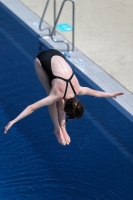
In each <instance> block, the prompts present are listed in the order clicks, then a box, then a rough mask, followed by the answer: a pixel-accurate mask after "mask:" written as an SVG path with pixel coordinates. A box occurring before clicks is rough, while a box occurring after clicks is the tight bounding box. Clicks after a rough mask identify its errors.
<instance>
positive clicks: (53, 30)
mask: <svg viewBox="0 0 133 200" xmlns="http://www.w3.org/2000/svg"><path fill="white" fill-rule="evenodd" d="M49 1H50V0H47V2H46V5H45V8H44V11H43V14H42V17H41V20H40V24H39V29H40V30H41V31H44V30H46V29H48V27H47V28H45V29H42V28H41V26H42V22H43V19H44V16H45V13H46V10H47V7H48V4H49ZM53 1H54V27H53V29H52V32H51V30H50V28H49V36H51V39H52V40H53V41H54V42H59V43H65V44H66V46H67V51H68V52H69V51H74V39H75V37H74V36H75V23H74V22H75V3H74V0H63V2H62V4H61V7H60V10H59V13H58V16H57V18H56V0H53ZM67 1H70V2H71V3H72V27H73V29H72V50H70V45H69V43H68V42H67V41H66V40H57V39H55V38H54V37H53V36H55V35H56V32H55V29H56V25H57V23H58V20H59V18H60V15H61V13H62V9H63V7H64V5H65V3H66V2H67Z"/></svg>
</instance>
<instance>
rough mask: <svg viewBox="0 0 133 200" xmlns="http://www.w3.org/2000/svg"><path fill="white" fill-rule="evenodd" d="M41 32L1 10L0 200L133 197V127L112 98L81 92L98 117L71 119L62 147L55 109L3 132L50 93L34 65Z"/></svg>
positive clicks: (129, 199) (120, 199)
mask: <svg viewBox="0 0 133 200" xmlns="http://www.w3.org/2000/svg"><path fill="white" fill-rule="evenodd" d="M37 37H38V36H37V35H36V36H33V35H32V34H31V33H30V32H28V31H27V29H26V28H24V27H23V26H22V25H21V24H20V23H19V22H18V21H16V20H15V19H14V18H13V17H12V16H11V15H10V14H9V13H7V12H5V10H4V9H3V8H2V7H0V44H1V45H0V133H1V134H0V200H25V199H26V200H33V199H35V200H44V199H47V200H56V199H57V200H62V199H64V200H132V199H133V192H132V188H133V170H132V169H133V162H132V161H133V157H132V156H133V155H132V154H133V146H132V143H133V124H132V123H131V122H130V121H129V120H128V119H127V118H126V117H125V116H123V115H122V114H121V113H120V112H119V111H118V110H116V108H114V107H113V106H112V105H111V104H110V103H109V102H108V101H107V100H106V99H97V98H94V97H87V96H85V97H82V98H81V97H80V99H81V100H82V102H83V103H84V105H85V109H86V111H87V112H88V113H89V116H90V117H88V114H85V115H84V116H83V117H82V118H81V119H80V120H75V121H70V122H68V124H67V130H68V133H69V134H70V136H71V140H72V142H71V144H70V145H69V146H66V147H63V146H61V145H59V144H58V142H57V140H56V138H55V136H54V134H53V125H52V122H51V120H50V117H49V114H48V110H47V107H43V108H41V109H39V110H37V111H36V112H34V113H33V114H32V115H30V116H28V117H27V118H25V119H23V120H21V121H19V122H18V123H16V124H15V125H14V126H13V127H12V128H11V129H10V130H9V132H8V134H7V135H4V134H3V130H4V126H5V125H6V124H7V123H8V122H9V121H10V120H12V119H14V118H15V117H16V116H17V115H18V114H19V113H20V112H21V111H22V110H23V109H24V108H25V107H26V106H28V105H30V104H32V103H34V102H36V101H38V100H40V99H41V98H44V97H45V96H46V93H45V91H44V89H43V87H42V86H41V84H40V82H39V81H38V79H37V77H36V74H35V71H34V66H33V61H34V58H35V56H36V54H37V53H38V39H37ZM46 49H47V47H46ZM78 78H79V81H80V83H81V85H83V86H84V85H87V84H86V83H85V82H84V80H82V79H81V78H80V77H78ZM88 87H91V86H90V85H88Z"/></svg>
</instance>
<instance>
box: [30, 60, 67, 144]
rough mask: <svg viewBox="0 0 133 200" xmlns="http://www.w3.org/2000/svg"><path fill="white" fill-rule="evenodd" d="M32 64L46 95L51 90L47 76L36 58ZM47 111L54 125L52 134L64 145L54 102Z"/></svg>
mask: <svg viewBox="0 0 133 200" xmlns="http://www.w3.org/2000/svg"><path fill="white" fill-rule="evenodd" d="M34 64H35V71H36V74H37V76H38V78H39V80H40V82H41V84H42V85H43V87H44V89H45V90H46V92H47V94H49V93H50V90H51V88H50V85H49V79H48V76H47V74H46V72H45V71H44V69H43V68H42V66H41V63H40V61H39V60H38V59H37V58H36V59H35V63H34ZM48 109H49V114H50V117H51V120H52V122H53V124H54V133H55V135H56V137H57V139H58V141H59V142H60V143H61V144H63V145H65V144H66V141H65V139H64V137H63V133H62V130H61V129H60V125H59V121H58V112H57V107H56V102H55V103H53V104H51V105H49V106H48Z"/></svg>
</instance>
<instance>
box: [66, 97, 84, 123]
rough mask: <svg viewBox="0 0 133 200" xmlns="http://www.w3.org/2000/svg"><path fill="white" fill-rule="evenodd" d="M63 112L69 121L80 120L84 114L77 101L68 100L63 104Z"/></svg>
mask: <svg viewBox="0 0 133 200" xmlns="http://www.w3.org/2000/svg"><path fill="white" fill-rule="evenodd" d="M64 111H65V112H66V115H67V118H66V121H67V120H69V119H74V118H80V117H82V115H83V113H84V107H83V105H82V103H81V101H80V100H79V99H76V98H75V97H74V98H69V99H67V100H66V102H65V107H64Z"/></svg>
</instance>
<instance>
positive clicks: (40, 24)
mask: <svg viewBox="0 0 133 200" xmlns="http://www.w3.org/2000/svg"><path fill="white" fill-rule="evenodd" d="M48 4H49V0H47V2H46V5H45V8H44V11H43V14H42V17H41V20H40V23H39V29H40V30H41V31H44V30H47V29H48V30H49V35H50V34H51V29H50V28H49V27H47V28H44V29H42V28H41V26H42V22H43V18H44V16H45V13H46V10H47V7H48Z"/></svg>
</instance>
